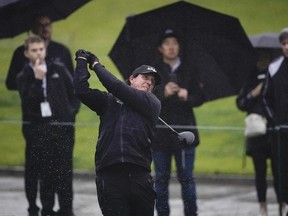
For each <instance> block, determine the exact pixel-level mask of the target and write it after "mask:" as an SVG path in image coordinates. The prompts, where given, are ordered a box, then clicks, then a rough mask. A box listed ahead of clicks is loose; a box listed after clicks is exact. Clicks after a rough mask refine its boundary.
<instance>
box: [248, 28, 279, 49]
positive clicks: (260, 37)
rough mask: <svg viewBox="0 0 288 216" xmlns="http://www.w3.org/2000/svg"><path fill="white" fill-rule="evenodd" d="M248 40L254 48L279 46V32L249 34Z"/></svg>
mask: <svg viewBox="0 0 288 216" xmlns="http://www.w3.org/2000/svg"><path fill="white" fill-rule="evenodd" d="M249 40H250V41H251V43H252V45H253V47H256V48H281V45H280V42H279V34H278V33H275V32H267V33H263V34H257V35H251V36H249Z"/></svg>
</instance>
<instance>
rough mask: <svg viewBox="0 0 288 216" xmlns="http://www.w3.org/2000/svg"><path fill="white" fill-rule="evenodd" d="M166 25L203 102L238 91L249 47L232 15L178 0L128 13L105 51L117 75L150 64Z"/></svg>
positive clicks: (251, 59)
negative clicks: (200, 86) (177, 42)
mask: <svg viewBox="0 0 288 216" xmlns="http://www.w3.org/2000/svg"><path fill="white" fill-rule="evenodd" d="M166 29H172V30H173V31H175V32H177V34H178V36H179V38H181V39H182V59H183V60H184V61H186V62H188V63H191V65H193V66H195V65H197V68H198V71H197V73H198V76H199V80H200V81H201V83H202V84H203V91H204V94H205V95H206V100H207V101H210V100H214V99H217V98H221V97H225V96H230V95H235V94H238V91H239V89H240V88H241V86H242V84H243V81H244V80H245V77H246V76H247V74H248V73H249V70H250V69H251V68H253V66H254V65H255V51H254V49H253V47H252V45H251V43H250V41H249V39H248V37H247V35H246V34H245V32H244V30H243V28H242V26H241V24H240V22H239V21H238V19H236V18H234V17H231V16H228V15H224V14H221V13H218V12H215V11H212V10H209V9H206V8H202V7H199V6H196V5H194V4H191V3H188V2H185V1H179V2H176V3H173V4H170V5H166V6H163V7H160V8H157V9H154V10H151V11H148V12H145V13H141V14H138V15H134V16H130V17H128V18H127V20H126V23H125V25H124V27H123V29H122V31H121V33H120V35H119V37H118V39H117V40H116V42H115V44H114V46H113V47H112V49H111V51H110V52H109V57H110V58H111V59H112V61H113V62H114V64H115V65H116V67H117V68H118V70H119V71H120V73H121V74H122V76H123V77H124V78H125V79H126V78H127V77H128V76H129V75H130V73H131V71H132V70H133V69H135V68H136V67H138V66H140V65H142V64H153V62H154V60H155V58H156V57H157V46H158V41H159V37H160V35H161V34H163V32H164V31H165V30H166Z"/></svg>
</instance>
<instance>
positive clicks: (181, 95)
mask: <svg viewBox="0 0 288 216" xmlns="http://www.w3.org/2000/svg"><path fill="white" fill-rule="evenodd" d="M177 94H178V97H179V98H180V100H182V101H187V100H188V90H187V89H184V88H179V91H178V92H177Z"/></svg>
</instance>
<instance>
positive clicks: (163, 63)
mask: <svg viewBox="0 0 288 216" xmlns="http://www.w3.org/2000/svg"><path fill="white" fill-rule="evenodd" d="M158 49H159V51H160V54H161V60H160V61H159V62H157V63H156V64H155V65H153V66H155V68H156V70H157V71H159V74H160V76H161V79H162V82H161V85H160V86H159V87H157V89H156V90H155V92H154V93H155V95H156V96H157V97H158V98H159V100H160V101H161V114H160V116H161V118H162V119H164V120H165V121H166V122H167V123H168V124H170V125H171V126H178V128H177V129H176V128H175V129H176V130H178V131H179V132H182V131H184V130H187V127H189V129H188V130H189V131H192V132H193V133H194V135H195V141H194V143H193V145H192V146H181V145H179V142H178V139H177V137H176V136H175V134H174V133H171V131H170V130H169V129H168V128H167V127H165V126H164V127H161V128H157V131H156V134H155V141H154V142H153V144H152V149H153V162H154V165H155V171H156V181H155V188H156V192H157V199H156V209H157V212H158V215H159V216H168V215H169V212H170V209H169V203H168V197H169V193H168V184H169V179H170V172H171V160H172V156H175V160H176V166H177V175H178V179H179V182H180V183H181V187H182V198H183V203H184V214H185V216H188V215H189V216H193V215H197V204H196V186H195V182H194V176H193V169H194V159H195V149H196V146H197V145H198V144H199V135H198V131H197V130H196V128H195V126H196V119H195V116H194V112H193V107H196V106H200V105H201V104H202V103H203V102H204V96H203V94H202V91H201V86H200V84H199V82H198V81H197V77H196V76H195V74H196V73H193V72H195V71H189V70H187V68H186V66H187V62H182V61H183V60H182V59H180V41H179V38H178V35H177V34H176V33H175V32H174V31H173V30H170V29H167V30H166V31H165V32H164V34H163V36H162V37H161V38H160V41H159V48H158ZM181 60H182V61H181ZM160 123H161V122H159V126H163V125H160ZM179 127H180V128H179ZM181 127H182V128H181Z"/></svg>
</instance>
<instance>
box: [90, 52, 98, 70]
mask: <svg viewBox="0 0 288 216" xmlns="http://www.w3.org/2000/svg"><path fill="white" fill-rule="evenodd" d="M89 54H90V56H89V59H88V63H89V68H90V69H91V70H93V67H94V66H95V65H96V64H97V63H99V59H98V57H97V56H96V55H94V54H93V53H91V52H89Z"/></svg>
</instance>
